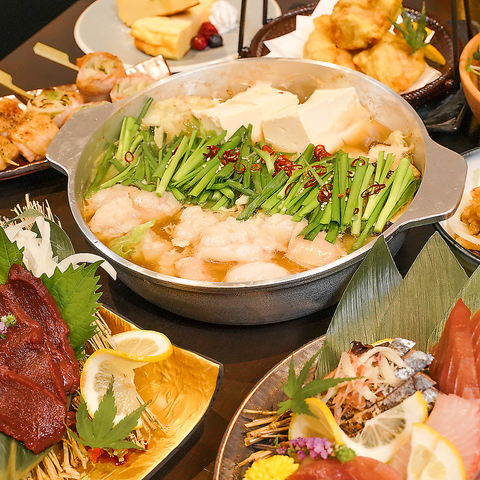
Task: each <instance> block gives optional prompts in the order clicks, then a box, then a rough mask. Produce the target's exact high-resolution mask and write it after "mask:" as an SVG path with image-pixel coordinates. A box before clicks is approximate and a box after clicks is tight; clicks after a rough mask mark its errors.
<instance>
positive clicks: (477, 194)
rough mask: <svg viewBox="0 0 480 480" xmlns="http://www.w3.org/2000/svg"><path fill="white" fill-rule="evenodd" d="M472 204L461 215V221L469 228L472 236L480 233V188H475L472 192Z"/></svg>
mask: <svg viewBox="0 0 480 480" xmlns="http://www.w3.org/2000/svg"><path fill="white" fill-rule="evenodd" d="M470 196H471V200H470V203H469V204H468V205H467V206H466V207H465V209H464V210H463V212H462V213H461V215H460V220H461V221H462V222H463V223H465V224H466V225H467V227H468V232H469V233H470V235H475V236H476V235H478V234H479V233H480V187H475V188H474V189H472V190H471V192H470Z"/></svg>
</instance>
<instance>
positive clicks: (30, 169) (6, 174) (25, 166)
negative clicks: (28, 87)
mask: <svg viewBox="0 0 480 480" xmlns="http://www.w3.org/2000/svg"><path fill="white" fill-rule="evenodd" d="M40 91H41V90H33V91H31V92H28V93H31V94H32V95H38V94H39V93H40ZM3 98H10V99H12V100H16V101H17V102H18V104H19V106H20V108H21V109H22V110H25V104H23V103H22V102H20V100H19V99H18V98H17V97H16V96H15V95H7V96H6V97H3ZM15 161H16V162H17V163H18V167H17V166H15V165H10V166H9V167H7V168H6V169H5V170H0V180H6V179H7V178H15V177H21V176H23V175H27V174H29V173H34V172H39V171H40V170H45V169H46V168H49V167H50V164H49V163H48V160H47V159H46V158H42V159H41V160H37V161H35V162H31V163H30V162H28V161H27V160H25V159H24V158H23V157H19V158H18V159H17V160H15Z"/></svg>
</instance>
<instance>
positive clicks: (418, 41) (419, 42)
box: [391, 3, 428, 54]
mask: <svg viewBox="0 0 480 480" xmlns="http://www.w3.org/2000/svg"><path fill="white" fill-rule="evenodd" d="M401 9H402V19H403V23H402V24H398V23H397V22H394V21H393V20H391V22H392V24H393V25H394V26H395V28H396V29H398V30H399V31H400V32H402V35H403V38H404V39H405V41H406V42H407V43H408V45H409V46H410V48H411V49H412V54H414V53H415V52H416V51H417V50H420V49H421V48H425V47H426V46H427V45H428V42H427V43H426V42H425V39H426V38H427V36H428V33H427V29H426V28H425V27H426V26H427V18H426V11H425V3H423V5H422V11H421V13H420V17H419V19H418V22H417V25H416V26H415V25H414V23H413V22H412V20H411V18H410V17H409V16H408V13H407V11H406V10H405V8H404V7H401Z"/></svg>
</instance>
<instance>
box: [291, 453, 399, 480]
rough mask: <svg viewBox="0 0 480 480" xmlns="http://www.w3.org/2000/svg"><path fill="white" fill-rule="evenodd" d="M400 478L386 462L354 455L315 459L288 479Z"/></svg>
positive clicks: (394, 479)
mask: <svg viewBox="0 0 480 480" xmlns="http://www.w3.org/2000/svg"><path fill="white" fill-rule="evenodd" d="M326 479H328V480H401V477H400V476H399V474H398V473H397V472H396V471H395V470H394V469H393V468H392V467H390V466H388V465H387V464H386V463H383V462H379V461H378V460H374V459H373V458H367V457H359V456H357V457H355V458H354V459H353V460H352V461H350V462H346V463H341V462H340V461H339V460H337V459H330V458H329V459H326V460H316V461H314V462H312V463H309V464H308V465H302V466H300V468H299V469H298V470H297V471H296V472H295V473H293V474H292V475H290V476H289V477H288V480H326Z"/></svg>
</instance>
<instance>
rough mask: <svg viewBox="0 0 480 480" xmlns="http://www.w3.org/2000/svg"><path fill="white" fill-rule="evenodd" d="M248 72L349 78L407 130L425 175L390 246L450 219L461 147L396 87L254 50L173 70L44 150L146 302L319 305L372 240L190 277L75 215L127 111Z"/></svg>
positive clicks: (324, 81) (221, 318) (223, 86)
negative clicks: (114, 246) (296, 267)
mask: <svg viewBox="0 0 480 480" xmlns="http://www.w3.org/2000/svg"><path fill="white" fill-rule="evenodd" d="M252 80H263V81H268V82H270V83H271V84H272V85H273V86H274V87H278V88H283V89H287V90H290V91H292V92H293V93H295V94H297V95H299V97H300V98H306V97H308V96H309V95H310V94H311V93H312V92H313V91H314V89H315V88H322V87H324V88H340V87H346V86H354V87H355V88H356V89H357V92H358V95H359V97H360V100H361V102H362V103H363V104H364V105H365V106H366V107H368V108H369V110H370V111H371V112H372V113H373V114H374V116H375V118H376V119H377V120H378V121H379V122H380V123H382V124H384V125H385V126H386V127H388V128H390V129H391V130H396V129H400V130H402V131H403V132H409V133H410V134H411V138H412V141H413V143H414V144H415V158H416V159H415V163H416V166H417V168H418V169H419V170H420V171H421V172H422V176H423V180H422V183H421V186H420V188H419V190H418V191H417V194H416V196H415V198H414V199H413V201H412V202H411V204H410V206H409V207H408V209H407V210H406V211H405V212H404V213H403V215H402V216H401V217H400V218H399V219H398V220H397V221H396V222H395V223H394V224H393V225H392V226H390V227H389V228H388V229H387V230H386V231H385V232H384V235H385V238H386V240H387V243H388V245H389V248H390V250H391V252H392V253H393V254H395V253H396V252H397V251H398V249H399V248H400V246H401V244H402V243H403V241H404V239H405V231H406V230H407V229H409V228H412V227H415V226H418V225H424V224H428V223H433V222H437V221H440V220H443V219H445V218H447V217H448V216H449V215H451V214H452V212H453V211H454V210H455V208H456V207H457V205H458V203H459V201H460V198H461V195H462V191H463V186H464V182H465V176H466V163H465V160H464V159H463V157H462V156H461V155H458V154H457V153H455V152H453V151H451V150H448V149H446V148H444V147H442V146H440V145H438V144H437V143H435V142H434V141H433V140H432V139H431V138H430V137H429V136H428V134H427V131H426V129H425V127H424V125H423V123H422V121H421V119H420V117H419V116H418V115H417V113H416V112H415V110H414V109H413V108H412V107H411V106H410V105H409V104H408V103H407V102H405V101H404V100H403V99H402V98H401V96H399V95H397V94H395V93H394V92H392V91H391V90H390V89H388V88H387V87H385V86H384V85H382V84H381V83H379V82H377V81H376V80H373V79H371V78H370V77H367V76H366V75H363V74H361V73H358V72H355V71H353V70H349V69H346V68H343V67H337V66H334V65H330V64H322V63H319V62H314V61H308V60H290V59H270V58H251V59H243V60H236V61H233V62H228V63H225V64H215V65H212V66H208V67H204V68H201V69H198V70H195V71H191V72H185V73H180V74H176V75H174V76H171V77H169V78H166V79H164V80H161V81H160V82H158V83H156V84H154V85H153V86H151V87H150V88H148V89H147V90H145V91H144V92H142V93H141V94H139V95H137V96H135V97H132V98H131V99H129V100H127V101H126V102H125V103H122V104H111V105H103V106H99V107H96V108H92V109H85V110H83V111H81V112H79V113H77V114H75V115H74V116H73V117H72V118H71V119H70V120H69V121H68V122H67V124H66V125H65V126H64V127H62V129H61V130H60V132H59V133H58V134H57V135H56V137H55V138H54V140H53V141H52V143H51V144H50V147H49V149H48V152H47V158H48V160H49V161H50V162H51V163H52V164H53V166H54V167H55V168H58V169H60V170H62V171H64V172H65V173H66V174H67V175H68V198H69V203H70V208H71V210H72V213H73V216H74V217H75V220H76V222H77V224H78V226H79V228H80V230H81V231H82V233H83V235H85V237H86V239H87V240H88V241H89V242H90V243H91V245H92V246H93V247H94V248H95V249H96V250H97V251H98V253H99V254H100V255H102V256H103V257H105V258H106V259H107V260H108V261H109V262H110V263H112V264H113V265H114V267H115V268H116V270H117V271H118V275H119V278H120V279H121V280H122V281H123V282H124V283H125V284H127V285H128V286H129V287H130V288H131V289H132V290H134V291H135V292H136V293H138V294H139V295H141V296H142V297H143V298H145V299H147V300H148V301H150V302H152V303H154V304H156V305H158V306H160V307H162V308H164V309H166V310H169V311H172V312H174V313H177V314H179V315H182V316H185V317H189V318H194V319H198V320H201V321H205V322H211V323H221V324H234V325H247V324H250V325H252V324H266V323H274V322H281V321H285V320H289V319H292V318H298V317H301V316H303V315H307V314H310V313H312V312H315V311H318V310H321V309H323V308H325V307H327V306H330V305H332V304H334V303H335V302H336V301H338V299H339V298H340V295H341V293H342V292H343V289H344V287H345V286H346V283H347V282H348V280H349V278H350V277H351V275H352V274H353V272H354V271H355V269H356V268H357V266H358V265H359V263H360V262H361V260H362V259H363V258H364V257H365V255H366V253H367V252H368V250H369V249H370V247H371V244H369V245H365V246H364V247H362V248H361V249H359V250H358V251H356V252H355V253H352V254H350V255H347V256H346V257H344V258H342V259H340V260H337V261H335V262H333V263H330V264H328V265H325V266H322V267H318V268H314V269H312V270H309V271H306V272H303V273H298V274H295V275H290V276H287V277H284V278H280V279H275V280H269V281H256V282H248V283H214V282H202V281H192V280H186V279H181V278H175V277H170V276H166V275H162V274H160V273H156V272H153V271H150V270H147V269H146V268H143V267H140V266H138V265H135V264H133V263H131V262H130V261H128V260H125V259H123V258H122V257H120V256H118V255H116V254H115V253H113V252H112V251H111V250H110V249H108V248H107V247H106V246H105V245H103V244H102V243H101V242H100V241H99V240H98V239H97V238H96V237H95V236H94V235H93V233H91V231H90V230H89V228H88V227H87V225H86V223H85V221H84V219H83V216H82V208H83V207H82V204H83V195H84V192H85V190H86V188H87V186H88V183H89V179H90V178H91V176H92V169H93V167H92V166H93V162H94V159H95V158H96V157H97V156H98V154H99V153H100V152H101V151H102V150H103V149H104V148H105V147H106V144H107V143H108V142H109V141H110V140H112V139H113V138H115V137H116V136H117V135H118V132H119V129H120V124H121V121H122V118H123V116H124V115H133V116H136V115H137V114H138V113H139V112H140V110H141V108H142V106H143V104H144V103H145V101H146V99H147V98H148V97H153V98H154V99H155V100H161V99H165V98H169V97H181V96H185V95H200V96H206V97H207V96H213V97H218V98H228V97H230V96H232V95H233V94H235V93H238V92H240V91H243V90H245V89H246V88H247V86H248V83H249V82H251V81H252Z"/></svg>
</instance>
